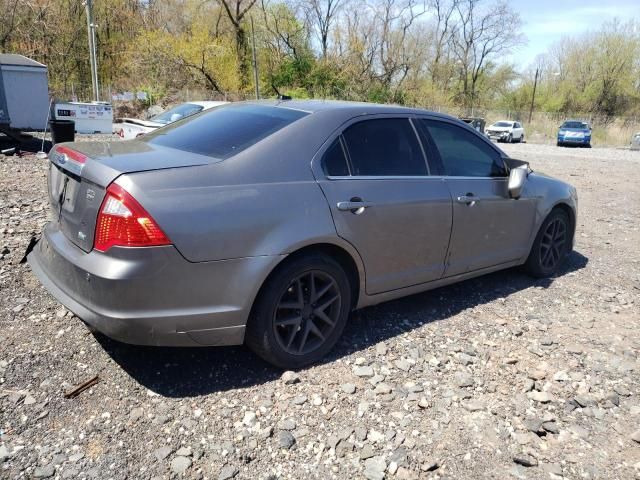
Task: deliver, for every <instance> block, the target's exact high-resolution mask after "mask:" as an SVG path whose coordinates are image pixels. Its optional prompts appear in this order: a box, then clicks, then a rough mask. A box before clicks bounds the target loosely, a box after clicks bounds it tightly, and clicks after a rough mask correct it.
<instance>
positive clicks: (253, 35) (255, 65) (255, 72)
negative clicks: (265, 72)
mask: <svg viewBox="0 0 640 480" xmlns="http://www.w3.org/2000/svg"><path fill="white" fill-rule="evenodd" d="M249 18H250V19H251V39H252V40H251V41H252V43H253V48H252V50H253V83H254V85H255V90H256V100H258V99H259V98H260V86H259V85H258V60H257V59H256V32H255V30H254V29H253V16H250V17H249Z"/></svg>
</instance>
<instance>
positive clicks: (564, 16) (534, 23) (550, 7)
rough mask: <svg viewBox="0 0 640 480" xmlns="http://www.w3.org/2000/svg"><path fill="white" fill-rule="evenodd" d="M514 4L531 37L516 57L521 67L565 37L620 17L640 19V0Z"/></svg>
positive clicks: (527, 0) (549, 0)
mask: <svg viewBox="0 0 640 480" xmlns="http://www.w3.org/2000/svg"><path fill="white" fill-rule="evenodd" d="M510 4H511V6H512V7H513V8H514V9H515V10H517V11H518V12H519V13H520V17H521V18H522V22H523V29H522V30H523V33H524V34H525V35H526V37H527V40H528V43H527V44H526V45H525V46H523V47H520V49H519V50H518V51H517V53H516V55H514V56H513V58H512V61H513V62H514V63H515V64H516V68H517V69H518V70H524V69H525V68H526V67H527V66H528V65H530V64H532V63H533V62H534V61H535V59H536V56H537V55H539V54H541V53H545V52H546V51H547V50H548V48H549V47H550V46H551V45H553V44H554V43H556V42H557V41H559V40H560V39H561V38H562V37H564V36H569V35H577V34H580V33H582V32H586V31H589V30H597V29H598V28H599V27H600V26H601V25H602V24H603V23H604V22H605V21H607V20H612V19H614V18H616V17H617V18H619V19H620V20H622V21H627V20H629V19H631V18H635V19H636V20H638V21H640V0H511V1H510Z"/></svg>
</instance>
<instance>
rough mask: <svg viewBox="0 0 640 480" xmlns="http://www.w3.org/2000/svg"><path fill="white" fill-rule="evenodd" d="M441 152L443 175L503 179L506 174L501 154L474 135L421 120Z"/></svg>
mask: <svg viewBox="0 0 640 480" xmlns="http://www.w3.org/2000/svg"><path fill="white" fill-rule="evenodd" d="M421 122H423V123H424V125H425V126H426V127H427V130H428V131H429V134H430V136H431V138H432V139H433V143H434V144H435V147H436V148H437V149H438V152H439V153H440V159H441V160H442V167H443V169H444V172H443V173H444V175H447V176H455V177H502V176H504V175H506V170H505V168H504V163H503V161H502V158H500V154H499V153H498V152H497V151H495V150H494V149H493V148H491V146H490V145H487V143H486V142H485V141H484V140H482V139H481V138H478V136H477V135H475V134H474V133H473V132H469V131H468V130H466V129H464V128H462V127H459V126H457V125H453V124H451V123H446V122H439V121H435V120H421Z"/></svg>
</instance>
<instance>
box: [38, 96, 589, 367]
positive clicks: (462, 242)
mask: <svg viewBox="0 0 640 480" xmlns="http://www.w3.org/2000/svg"><path fill="white" fill-rule="evenodd" d="M49 159H50V166H49V177H48V182H49V192H50V202H51V207H52V209H53V213H54V217H53V218H54V219H53V220H52V221H51V222H50V223H49V224H48V225H47V226H46V227H45V229H44V232H43V234H42V238H41V240H40V241H39V243H38V244H37V245H36V246H35V248H34V250H33V251H32V252H31V253H30V255H29V257H28V258H29V263H30V265H31V268H32V269H33V271H34V272H35V273H36V275H37V276H38V277H39V278H40V280H41V281H42V283H43V284H44V286H45V287H46V288H47V289H48V290H49V291H50V292H51V293H52V294H53V295H54V296H55V297H56V298H58V300H59V301H60V302H62V303H63V304H64V305H65V306H66V307H68V308H69V309H70V310H71V311H73V312H74V313H75V314H76V315H77V316H78V317H79V318H81V319H82V320H83V321H84V322H86V323H87V324H89V325H90V326H91V327H93V328H94V329H97V330H98V331H100V332H103V333H104V334H106V335H108V336H110V337H112V338H115V339H118V340H121V341H124V342H128V343H134V344H146V345H167V346H196V345H236V344H242V343H246V344H247V345H248V346H249V347H251V348H252V349H253V350H254V351H255V352H257V353H258V354H259V355H260V356H261V357H263V358H264V359H266V360H267V361H269V362H271V363H273V364H275V365H277V366H279V367H283V368H297V367H301V366H304V365H307V364H310V363H312V362H315V361H318V360H319V359H320V358H321V357H322V356H324V355H325V354H326V353H327V352H328V351H329V350H330V349H331V348H332V347H333V346H334V344H335V343H336V341H337V340H338V338H339V336H340V334H341V333H342V331H343V329H344V326H345V324H346V322H347V320H348V317H349V314H350V312H351V311H352V310H354V309H357V308H362V307H365V306H368V305H373V304H376V303H379V302H383V301H386V300H390V299H394V298H398V297H402V296H405V295H410V294H414V293H417V292H422V291H426V290H429V289H433V288H436V287H440V286H442V285H446V284H450V283H454V282H458V281H461V280H464V279H467V278H471V277H475V276H478V275H483V274H486V273H489V272H493V271H496V270H500V269H505V268H510V267H515V266H518V265H524V266H525V268H526V269H527V270H528V271H529V272H530V273H531V274H532V275H534V276H538V277H541V276H551V275H553V274H554V273H556V272H557V270H558V268H559V267H560V265H561V263H562V261H563V259H564V257H565V256H566V255H567V253H568V252H569V251H571V249H572V246H573V238H574V231H575V225H576V209H577V196H576V191H575V189H574V188H573V187H572V186H570V185H568V184H566V183H564V182H561V181H559V180H555V179H553V178H550V177H547V176H545V175H542V174H539V173H536V172H533V171H531V169H530V168H529V166H528V165H527V164H526V163H525V162H522V161H519V160H514V159H511V158H509V157H508V156H507V155H506V154H505V153H504V152H502V151H501V150H500V149H499V148H498V147H497V146H496V145H494V144H492V143H491V142H490V141H488V140H487V139H486V138H484V137H483V136H482V135H480V134H479V133H478V132H476V131H475V130H473V129H472V128H470V127H468V126H467V125H465V124H464V123H462V122H460V121H459V120H456V119H454V118H452V117H449V116H445V115H441V114H436V113H433V112H428V111H425V110H419V109H409V108H402V107H395V106H383V105H374V104H358V103H348V102H327V101H292V100H288V101H287V100H285V101H267V102H253V103H239V104H231V105H228V106H223V107H220V108H216V109H213V110H210V111H207V112H203V113H201V114H198V115H195V116H193V117H191V118H188V119H184V120H180V121H178V122H176V123H173V124H171V125H169V126H167V127H164V128H161V129H158V130H157V131H155V132H153V133H150V134H149V135H146V136H144V137H142V138H141V139H139V140H132V141H125V142H114V143H89V142H87V143H68V144H60V145H56V146H55V147H54V148H53V149H52V151H51V152H50V154H49Z"/></svg>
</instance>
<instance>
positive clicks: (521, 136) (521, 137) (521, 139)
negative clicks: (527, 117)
mask: <svg viewBox="0 0 640 480" xmlns="http://www.w3.org/2000/svg"><path fill="white" fill-rule="evenodd" d="M518 143H524V133H523V134H522V135H520V140H518Z"/></svg>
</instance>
